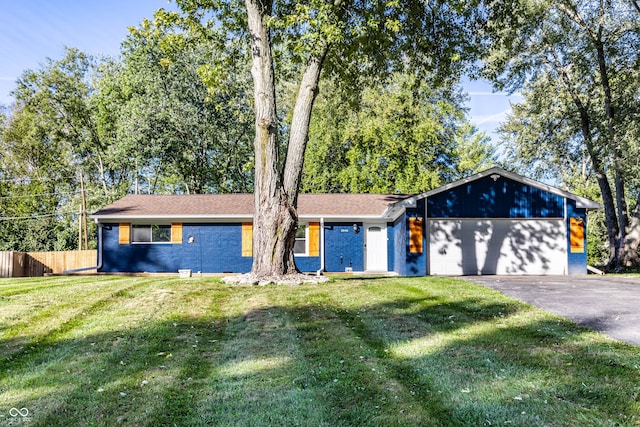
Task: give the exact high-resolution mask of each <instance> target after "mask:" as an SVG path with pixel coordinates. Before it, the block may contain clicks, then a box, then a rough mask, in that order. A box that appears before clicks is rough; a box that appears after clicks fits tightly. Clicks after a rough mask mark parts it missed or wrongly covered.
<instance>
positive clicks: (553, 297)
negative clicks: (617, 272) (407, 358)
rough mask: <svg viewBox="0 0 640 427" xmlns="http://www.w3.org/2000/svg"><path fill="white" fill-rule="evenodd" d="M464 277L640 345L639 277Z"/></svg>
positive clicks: (613, 336)
mask: <svg viewBox="0 0 640 427" xmlns="http://www.w3.org/2000/svg"><path fill="white" fill-rule="evenodd" d="M464 279H466V280H468V281H470V282H474V283H477V284H480V285H482V286H485V287H487V288H491V289H495V290H497V291H500V292H502V293H503V294H505V295H508V296H510V297H513V298H516V299H519V300H521V301H524V302H527V303H529V304H532V305H535V306H536V307H539V308H541V309H543V310H546V311H548V312H551V313H554V314H558V315H560V316H562V317H565V318H567V319H571V320H572V321H574V322H576V323H579V324H581V325H585V326H588V327H589V328H591V329H594V330H596V331H598V332H602V333H604V334H607V335H609V336H610V337H612V338H615V339H618V340H620V341H626V342H628V343H631V344H636V345H640V279H632V278H624V277H608V276H477V277H465V278H464Z"/></svg>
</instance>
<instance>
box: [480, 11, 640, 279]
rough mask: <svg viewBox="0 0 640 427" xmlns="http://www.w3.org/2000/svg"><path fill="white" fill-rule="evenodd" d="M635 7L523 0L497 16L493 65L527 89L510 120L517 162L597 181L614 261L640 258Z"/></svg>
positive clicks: (505, 79)
mask: <svg viewBox="0 0 640 427" xmlns="http://www.w3.org/2000/svg"><path fill="white" fill-rule="evenodd" d="M635 6H637V4H636V3H635V2H629V1H624V0H617V1H597V2H593V1H583V0H521V1H518V2H514V4H513V5H510V6H509V10H507V6H506V5H504V4H498V5H497V6H496V8H495V9H493V10H492V13H493V14H492V15H491V16H490V17H489V22H490V23H491V25H490V30H489V32H490V34H491V35H492V37H493V39H494V43H493V48H492V50H491V52H490V55H488V56H487V61H486V67H485V72H486V74H487V75H488V76H489V77H491V78H492V79H493V80H494V81H495V82H496V83H497V84H498V86H499V87H506V88H508V89H518V88H522V89H524V92H523V93H524V94H525V96H526V98H525V100H526V102H525V103H524V104H523V105H522V106H517V107H516V108H515V113H514V115H513V116H512V117H511V119H510V120H509V122H508V123H507V124H506V125H505V126H504V127H503V131H504V135H505V136H506V137H507V138H511V139H512V140H513V141H514V143H515V150H514V151H513V154H514V156H512V159H517V161H518V162H520V163H523V162H524V164H529V165H531V164H536V163H537V164H539V165H541V166H542V168H546V170H547V172H552V173H553V172H556V173H557V172H559V171H563V173H561V174H559V176H561V177H562V178H564V179H565V181H564V182H565V183H568V182H569V181H568V180H569V179H571V180H573V182H576V178H575V177H576V176H578V177H579V176H580V174H582V180H584V178H585V177H588V176H594V177H595V178H596V180H597V183H598V186H599V189H600V195H601V198H602V201H603V205H604V213H605V219H606V225H607V231H608V241H609V242H608V245H609V251H610V259H609V265H610V267H612V268H616V267H620V266H631V265H634V264H637V263H638V255H637V252H638V243H639V241H640V240H639V238H640V234H639V232H640V231H637V227H638V225H640V223H638V221H637V219H634V218H636V216H637V214H638V213H640V212H638V209H637V208H636V209H634V212H635V213H633V214H632V216H633V218H632V220H631V221H630V212H629V209H628V201H627V200H628V197H627V194H626V192H627V190H628V188H629V187H628V181H629V179H632V180H634V179H635V178H634V177H635V176H636V174H635V173H633V172H632V169H631V168H630V166H631V165H632V164H633V161H630V160H631V159H630V158H629V157H627V154H631V153H634V152H637V148H636V147H637V135H638V134H637V117H638V111H639V110H638V98H637V93H638V83H639V77H638V72H637V70H638V65H639V64H640V62H639V61H640V60H639V57H638V51H639V47H640V25H639V22H640V20H639V19H638V18H639V14H638V11H637V9H636V7H635ZM513 11H516V15H514V14H513ZM514 16H517V18H518V19H514ZM550 94H553V96H550ZM567 166H573V167H574V169H567ZM571 170H573V171H575V173H573V174H571V173H570V171H571ZM568 175H573V177H569V176H568ZM578 181H580V179H578ZM611 183H613V184H611ZM635 194H636V197H635V198H636V203H635V204H636V206H638V203H637V202H638V201H639V200H640V199H638V198H637V197H638V193H637V191H635ZM632 222H633V223H637V225H634V224H632Z"/></svg>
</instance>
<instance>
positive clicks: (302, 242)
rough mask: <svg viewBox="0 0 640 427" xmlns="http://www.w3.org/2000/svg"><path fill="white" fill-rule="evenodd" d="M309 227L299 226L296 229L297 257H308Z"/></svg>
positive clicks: (295, 247) (294, 247)
mask: <svg viewBox="0 0 640 427" xmlns="http://www.w3.org/2000/svg"><path fill="white" fill-rule="evenodd" d="M307 240H308V239H307V226H306V225H305V224H303V225H299V226H298V228H297V229H296V242H295V244H294V245H293V253H294V254H295V255H307V253H308V251H307Z"/></svg>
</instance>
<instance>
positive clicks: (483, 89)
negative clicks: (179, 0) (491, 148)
mask: <svg viewBox="0 0 640 427" xmlns="http://www.w3.org/2000/svg"><path fill="white" fill-rule="evenodd" d="M161 7H164V8H172V4H171V3H170V2H168V0H0V58H2V59H1V60H0V104H4V105H8V104H9V103H10V102H11V97H10V95H9V93H10V92H11V90H13V89H14V87H15V81H16V79H17V78H18V77H20V74H21V73H22V72H23V71H24V70H26V69H37V68H39V67H40V66H41V65H42V64H44V62H45V60H46V58H52V59H59V58H61V57H62V55H63V53H64V47H65V46H68V47H76V48H79V49H80V50H82V51H84V52H87V53H89V54H92V55H99V54H104V55H110V56H117V55H118V53H119V50H120V43H121V42H122V40H123V39H124V38H125V36H126V35H127V33H128V30H127V27H129V26H136V25H138V24H139V23H140V22H141V21H142V19H143V18H151V17H152V15H153V12H154V11H155V10H157V9H159V8H161ZM465 88H466V89H467V91H468V92H469V95H470V97H471V100H470V103H469V105H468V106H469V115H470V117H471V120H472V122H473V123H475V124H476V125H477V126H478V128H479V129H480V130H484V131H486V132H487V133H488V134H489V135H492V133H493V131H494V130H495V128H496V127H497V126H498V124H499V123H500V122H501V121H503V120H504V118H505V116H506V114H507V113H508V112H509V111H510V107H509V100H512V101H513V102H517V101H518V100H519V99H520V98H519V97H518V96H517V95H515V96H511V97H507V96H506V95H505V94H500V93H498V94H496V93H493V92H492V90H491V86H490V85H489V84H487V83H486V82H467V83H465ZM494 140H495V138H494Z"/></svg>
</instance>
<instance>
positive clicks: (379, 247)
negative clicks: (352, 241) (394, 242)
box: [363, 222, 389, 271]
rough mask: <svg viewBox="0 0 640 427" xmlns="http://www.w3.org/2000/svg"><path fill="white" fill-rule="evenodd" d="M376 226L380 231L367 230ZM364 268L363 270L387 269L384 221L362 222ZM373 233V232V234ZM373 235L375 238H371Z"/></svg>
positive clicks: (385, 227) (386, 238)
mask: <svg viewBox="0 0 640 427" xmlns="http://www.w3.org/2000/svg"><path fill="white" fill-rule="evenodd" d="M371 227H378V228H379V229H380V231H371V232H370V231H369V228H371ZM363 228H364V269H365V271H388V269H389V264H388V248H387V245H388V240H389V239H388V237H387V224H386V223H373V222H372V223H364V224H363ZM373 233H375V234H373ZM374 236H375V237H376V238H377V240H375V241H374V240H373V239H374Z"/></svg>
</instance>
